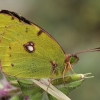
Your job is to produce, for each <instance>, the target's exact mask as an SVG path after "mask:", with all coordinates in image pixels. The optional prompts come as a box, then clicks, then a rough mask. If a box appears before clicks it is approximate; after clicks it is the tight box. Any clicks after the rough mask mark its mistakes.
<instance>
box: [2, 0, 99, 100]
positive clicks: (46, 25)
mask: <svg viewBox="0 0 100 100" xmlns="http://www.w3.org/2000/svg"><path fill="white" fill-rule="evenodd" d="M0 9H1V10H2V9H7V10H11V11H14V12H17V13H19V14H21V15H22V16H24V17H25V18H27V19H29V20H30V21H32V22H34V23H35V24H37V25H39V26H40V27H42V28H43V29H44V30H46V31H47V32H49V33H50V34H51V35H52V36H53V37H54V38H55V39H56V40H57V41H58V42H59V44H60V45H61V46H62V48H63V49H64V51H65V52H66V54H69V53H70V54H73V53H76V52H78V51H81V50H84V49H89V48H94V47H99V46H100V1H99V0H0ZM79 58H80V61H79V62H78V63H77V64H76V65H75V66H74V71H75V72H76V73H88V72H91V73H92V74H93V75H94V76H95V77H94V78H92V79H87V80H86V81H85V82H84V84H83V85H82V86H80V87H78V88H77V89H75V90H74V91H73V92H72V93H71V94H70V98H71V99H72V100H100V52H95V53H84V54H80V55H79Z"/></svg>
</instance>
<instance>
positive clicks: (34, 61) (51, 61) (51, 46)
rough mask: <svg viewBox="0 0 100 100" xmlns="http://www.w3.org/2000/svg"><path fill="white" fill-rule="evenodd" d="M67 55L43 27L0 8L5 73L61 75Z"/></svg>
mask: <svg viewBox="0 0 100 100" xmlns="http://www.w3.org/2000/svg"><path fill="white" fill-rule="evenodd" d="M64 60H65V54H64V52H63V50H62V48H61V47H60V46H59V44H58V43H57V42H56V41H55V40H54V39H53V38H52V37H51V36H50V35H49V34H48V33H47V32H45V31H44V30H43V29H41V28H40V27H38V26H37V25H35V24H33V23H32V22H30V21H28V20H26V19H25V18H24V17H22V16H19V15H17V14H16V13H14V12H11V11H7V10H2V11H0V62H1V70H2V72H3V73H4V74H7V75H10V76H15V77H17V78H43V77H50V76H51V74H52V72H53V70H54V69H55V70H56V75H55V76H59V75H61V74H62V71H63V69H64Z"/></svg>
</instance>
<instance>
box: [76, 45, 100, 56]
mask: <svg viewBox="0 0 100 100" xmlns="http://www.w3.org/2000/svg"><path fill="white" fill-rule="evenodd" d="M96 51H100V47H98V48H93V49H87V50H83V51H80V52H77V53H75V55H78V54H81V53H85V52H96Z"/></svg>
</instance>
